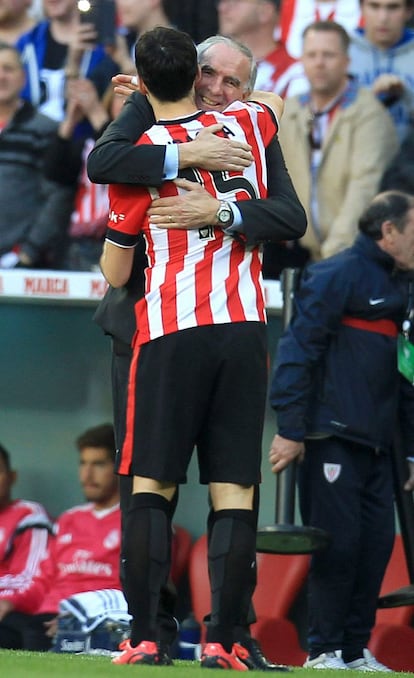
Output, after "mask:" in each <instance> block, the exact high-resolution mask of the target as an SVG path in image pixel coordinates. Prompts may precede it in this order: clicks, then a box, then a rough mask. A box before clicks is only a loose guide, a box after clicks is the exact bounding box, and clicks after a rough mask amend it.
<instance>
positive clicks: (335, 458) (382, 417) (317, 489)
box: [269, 191, 414, 671]
mask: <svg viewBox="0 0 414 678" xmlns="http://www.w3.org/2000/svg"><path fill="white" fill-rule="evenodd" d="M359 230H360V234H359V236H358V237H357V239H356V241H355V243H354V245H353V246H352V247H350V248H348V249H347V250H344V251H343V252H341V253H340V254H337V255H336V256H333V257H330V258H328V259H326V260H325V261H322V262H319V263H317V264H314V265H312V266H310V267H309V268H308V269H307V270H306V271H305V274H304V275H303V278H302V281H301V284H300V288H299V291H298V293H297V294H296V299H295V311H294V315H293V319H292V321H291V323H290V325H289V327H288V328H287V330H286V332H285V334H284V335H283V337H282V338H281V340H280V342H279V344H278V351H277V357H276V370H275V373H274V377H273V381H272V385H271V395H270V400H271V404H272V407H273V408H274V409H275V410H276V413H277V421H278V434H277V435H276V436H275V437H274V439H273V442H272V446H271V450H270V457H269V458H270V463H271V465H272V470H273V471H274V472H275V473H278V472H280V471H281V470H282V469H283V468H285V466H286V465H287V464H288V463H290V462H291V461H292V460H293V459H295V458H298V459H299V460H301V461H302V462H303V463H301V464H300V466H299V497H300V507H301V513H302V518H303V522H304V524H305V525H313V526H315V527H317V528H320V529H322V530H325V531H327V532H329V533H330V535H331V542H330V544H329V546H328V547H327V548H326V549H324V550H323V551H319V552H316V553H315V554H314V555H313V557H312V561H311V568H310V575H309V629H308V644H309V658H308V659H307V661H306V662H305V667H308V668H315V669H329V668H333V669H335V668H337V669H344V668H352V669H357V670H361V671H390V669H388V668H387V667H386V666H384V665H383V664H381V663H380V662H378V661H377V660H376V659H375V657H373V656H372V654H371V653H370V652H369V650H368V648H367V646H368V643H369V639H370V634H371V630H372V628H373V626H374V624H375V614H376V608H377V600H378V595H379V591H380V587H381V582H382V579H383V576H384V572H385V569H386V566H387V563H388V560H389V557H390V554H391V550H392V546H393V541H394V506H393V482H392V468H391V455H390V451H391V447H392V445H393V443H394V438H395V434H396V431H397V430H400V432H401V440H402V449H403V450H404V453H405V455H406V457H407V458H408V460H409V462H410V477H409V479H408V481H407V484H406V485H405V487H406V489H412V487H413V476H414V464H412V463H411V462H412V461H414V387H413V383H414V347H413V345H412V344H411V343H410V341H409V337H410V335H411V340H412V336H413V331H412V327H411V325H412V318H413V315H414V305H413V290H414V197H413V196H411V195H409V194H405V193H402V192H398V191H388V192H385V193H380V194H379V195H378V196H376V197H375V198H374V200H373V201H372V203H371V204H370V206H369V207H368V208H367V210H366V211H365V213H364V214H363V215H362V216H361V218H360V222H359ZM397 355H398V369H397Z"/></svg>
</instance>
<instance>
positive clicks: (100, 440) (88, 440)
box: [76, 424, 116, 461]
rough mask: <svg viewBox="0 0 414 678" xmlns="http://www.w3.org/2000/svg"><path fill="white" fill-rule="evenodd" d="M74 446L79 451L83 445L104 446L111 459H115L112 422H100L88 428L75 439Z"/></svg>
mask: <svg viewBox="0 0 414 678" xmlns="http://www.w3.org/2000/svg"><path fill="white" fill-rule="evenodd" d="M76 447H77V448H78V450H79V452H81V451H82V450H83V449H84V448H85V447H104V448H105V449H107V450H108V452H109V454H110V456H111V459H112V460H113V461H115V454H116V445H115V433H114V427H113V426H112V424H101V425H100V426H94V427H93V428H88V429H87V431H84V433H81V435H80V436H78V438H77V439H76Z"/></svg>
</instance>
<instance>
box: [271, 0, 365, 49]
mask: <svg viewBox="0 0 414 678" xmlns="http://www.w3.org/2000/svg"><path fill="white" fill-rule="evenodd" d="M315 21H336V23H337V24H340V25H341V26H343V27H344V28H345V30H346V31H347V32H348V33H349V32H350V31H352V30H353V29H355V28H357V26H359V25H360V23H361V8H360V3H359V0H282V7H281V12H280V38H281V40H282V42H283V43H284V44H285V46H286V49H287V51H288V52H289V54H290V55H291V56H293V57H295V58H296V59H298V58H299V57H300V56H301V55H302V39H303V38H302V36H303V31H304V30H305V28H306V26H308V25H309V24H312V23H314V22H315Z"/></svg>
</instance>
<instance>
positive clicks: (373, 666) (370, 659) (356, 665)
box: [346, 647, 392, 673]
mask: <svg viewBox="0 0 414 678" xmlns="http://www.w3.org/2000/svg"><path fill="white" fill-rule="evenodd" d="M363 655H364V656H363V657H361V658H360V659H354V661H353V662H348V663H347V664H346V666H347V668H348V669H354V670H357V671H382V672H383V673H391V672H392V669H389V668H388V666H385V664H381V662H379V661H378V660H377V659H375V657H374V655H373V654H371V652H370V651H369V650H368V648H367V647H366V648H364V650H363Z"/></svg>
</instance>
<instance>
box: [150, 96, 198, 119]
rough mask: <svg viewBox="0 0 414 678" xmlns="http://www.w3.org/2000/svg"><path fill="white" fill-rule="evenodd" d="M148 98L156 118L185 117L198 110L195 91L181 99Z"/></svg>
mask: <svg viewBox="0 0 414 678" xmlns="http://www.w3.org/2000/svg"><path fill="white" fill-rule="evenodd" d="M148 99H149V102H150V104H151V106H152V108H153V110H154V115H155V119H156V120H174V119H176V118H185V117H186V116H187V115H192V114H193V113H196V111H197V110H198V108H197V106H196V104H195V100H194V94H193V92H191V94H190V95H189V96H187V97H184V99H180V100H179V101H159V100H158V99H155V97H152V96H151V97H148Z"/></svg>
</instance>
